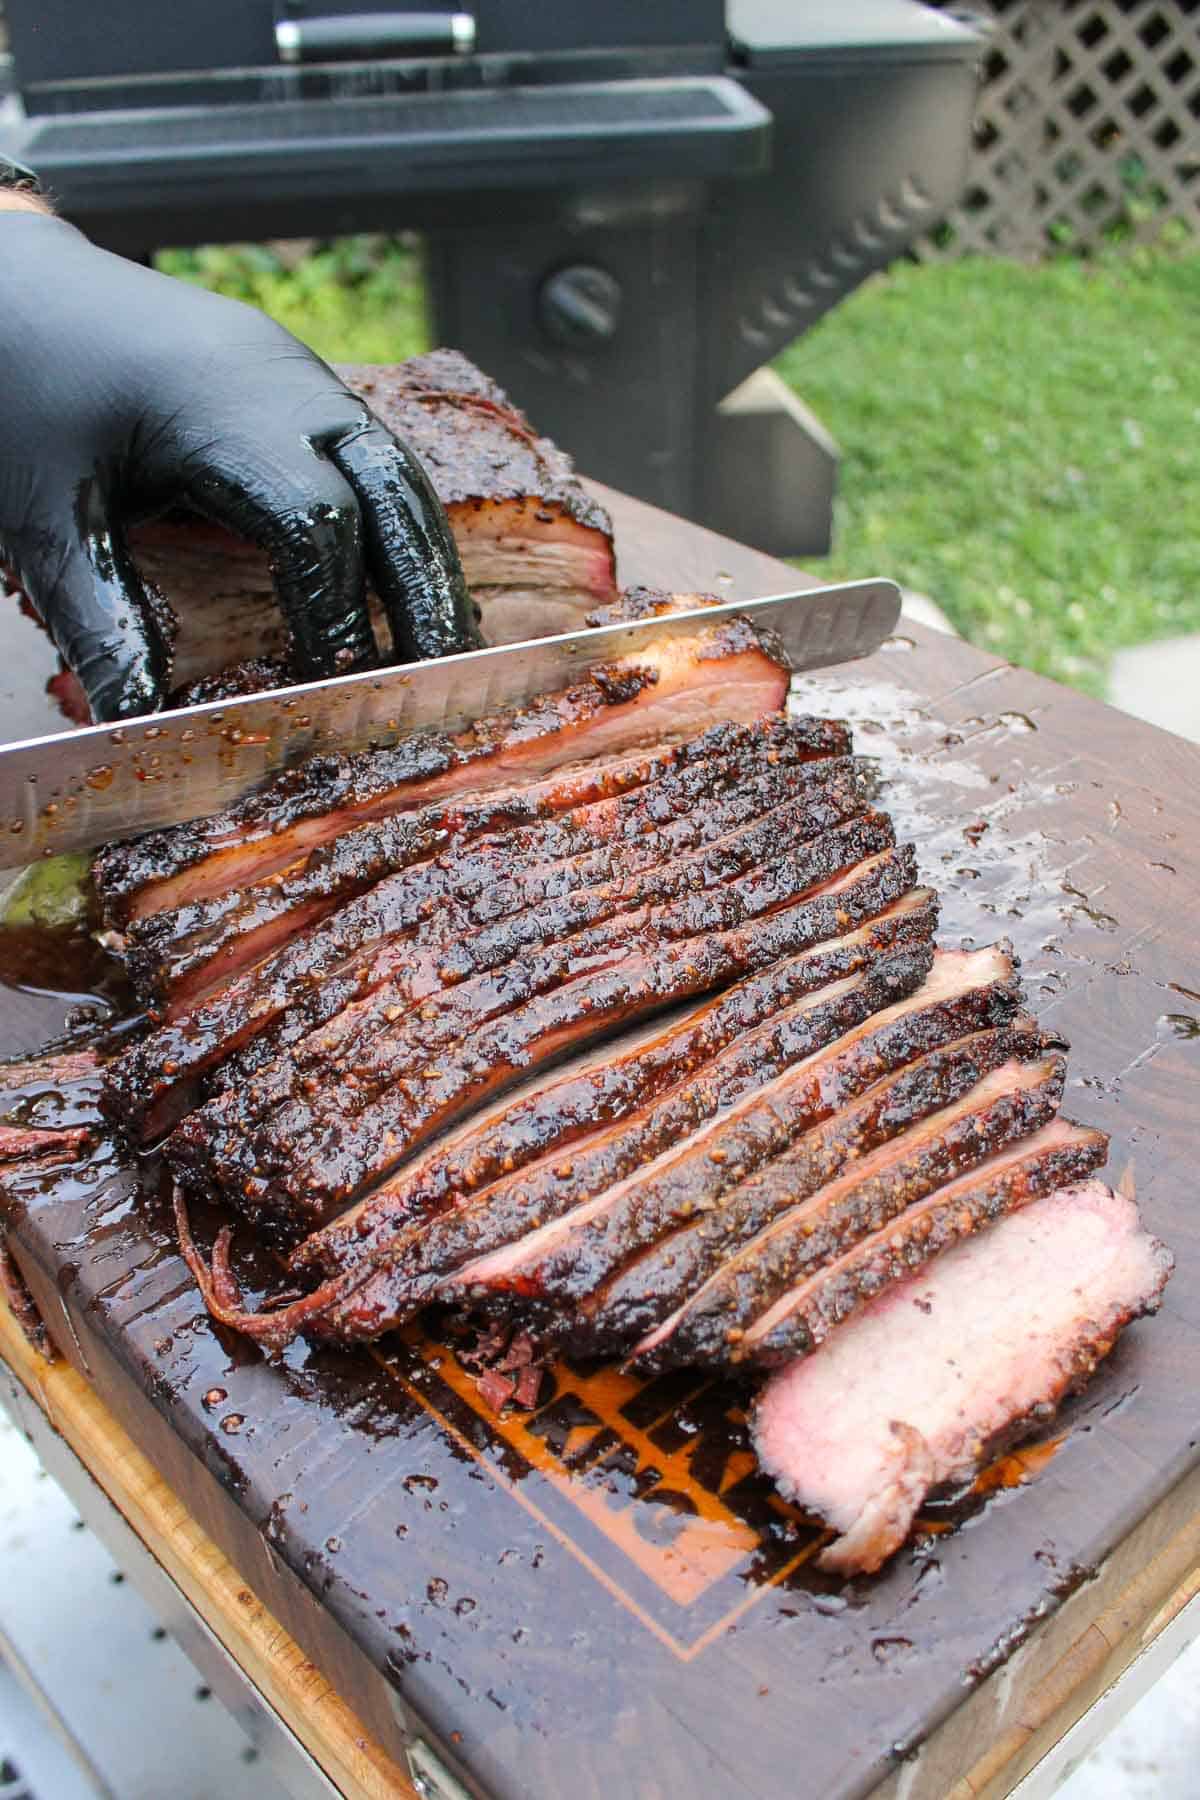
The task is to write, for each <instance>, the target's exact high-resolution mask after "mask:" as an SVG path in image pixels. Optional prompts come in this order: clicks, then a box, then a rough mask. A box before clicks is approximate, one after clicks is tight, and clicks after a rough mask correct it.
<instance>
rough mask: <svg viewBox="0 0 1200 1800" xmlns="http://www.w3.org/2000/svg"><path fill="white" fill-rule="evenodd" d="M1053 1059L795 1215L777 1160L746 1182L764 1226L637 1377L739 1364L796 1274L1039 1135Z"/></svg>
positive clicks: (639, 1355) (986, 1083) (996, 1082)
mask: <svg viewBox="0 0 1200 1800" xmlns="http://www.w3.org/2000/svg"><path fill="white" fill-rule="evenodd" d="M1065 1078H1066V1059H1065V1057H1063V1056H1062V1055H1061V1054H1058V1053H1057V1052H1054V1053H1050V1054H1042V1053H1040V1047H1039V1048H1038V1050H1035V1052H1034V1055H1033V1057H1032V1059H1030V1058H1029V1057H1028V1055H1027V1056H1026V1057H1024V1058H1022V1059H1020V1060H1018V1059H1016V1058H1014V1059H1012V1060H1010V1061H1008V1062H1005V1063H1002V1064H1001V1065H1000V1067H999V1068H998V1069H995V1070H993V1071H992V1072H990V1073H989V1074H987V1075H985V1076H984V1077H983V1079H982V1080H981V1081H980V1082H978V1083H977V1085H976V1086H975V1087H974V1088H972V1089H971V1090H970V1092H969V1093H968V1094H966V1095H965V1096H964V1097H962V1098H961V1099H958V1100H956V1101H954V1102H953V1103H952V1104H951V1105H949V1106H947V1107H945V1108H944V1109H943V1110H942V1111H940V1112H935V1113H933V1114H932V1115H931V1116H930V1117H928V1118H925V1119H923V1120H921V1121H920V1122H919V1123H918V1124H916V1125H913V1126H911V1127H910V1128H909V1129H908V1130H907V1131H904V1132H902V1133H901V1134H900V1135H899V1136H898V1137H895V1138H893V1139H891V1141H890V1142H887V1143H885V1144H883V1145H881V1147H880V1148H879V1149H877V1150H873V1151H871V1152H870V1153H869V1155H867V1156H864V1157H863V1158H862V1160H861V1162H859V1163H856V1164H853V1165H851V1167H850V1168H849V1169H848V1170H847V1171H846V1172H845V1173H844V1174H842V1175H840V1176H838V1177H837V1178H835V1179H834V1180H833V1181H831V1182H829V1183H827V1184H826V1185H825V1186H823V1187H821V1188H818V1189H817V1191H816V1192H815V1193H814V1194H812V1195H807V1194H805V1193H804V1191H803V1188H802V1187H801V1189H800V1192H799V1193H798V1194H797V1196H796V1198H797V1201H798V1203H797V1204H793V1205H791V1206H788V1205H787V1200H788V1197H789V1194H791V1193H792V1192H793V1184H792V1181H791V1179H790V1171H789V1168H788V1164H787V1158H786V1157H785V1158H781V1159H780V1161H779V1162H777V1163H774V1164H772V1165H771V1166H770V1167H768V1168H767V1169H765V1170H763V1171H761V1172H760V1173H759V1174H758V1175H756V1176H752V1177H751V1180H750V1183H749V1186H750V1187H751V1189H752V1191H753V1195H754V1201H755V1206H756V1209H757V1210H756V1216H759V1217H763V1218H764V1219H765V1220H766V1221H767V1222H766V1223H765V1224H764V1227H763V1229H762V1230H761V1231H759V1232H758V1233H757V1235H756V1236H753V1237H751V1238H750V1239H749V1241H748V1242H747V1243H745V1244H744V1245H743V1246H742V1248H740V1249H739V1250H737V1251H735V1252H734V1253H733V1255H731V1256H729V1257H727V1258H725V1259H724V1261H722V1262H721V1264H720V1265H719V1267H718V1268H717V1269H716V1271H715V1272H714V1273H713V1274H712V1275H711V1276H709V1278H708V1280H707V1281H705V1282H703V1283H702V1284H701V1286H700V1287H699V1288H697V1289H696V1291H695V1292H694V1293H692V1294H690V1295H688V1296H686V1297H685V1298H684V1299H683V1300H682V1301H681V1303H680V1305H679V1306H677V1307H676V1309H675V1311H674V1312H672V1313H670V1314H668V1316H667V1318H666V1319H664V1320H663V1321H662V1323H661V1324H659V1325H657V1326H655V1328H654V1330H653V1331H651V1332H649V1333H647V1335H646V1336H645V1337H644V1338H642V1340H641V1341H640V1342H639V1343H638V1344H637V1345H636V1347H635V1348H634V1350H633V1352H632V1358H633V1359H634V1360H637V1361H638V1362H639V1363H640V1364H641V1365H642V1366H643V1367H646V1368H665V1367H675V1366H678V1365H679V1364H681V1363H691V1362H695V1363H708V1364H718V1365H719V1364H725V1363H729V1362H736V1361H738V1360H740V1359H741V1358H742V1357H743V1355H744V1354H745V1353H744V1351H743V1340H744V1339H745V1337H746V1334H747V1331H748V1330H749V1328H750V1327H751V1326H752V1325H753V1323H754V1321H755V1320H756V1319H758V1318H759V1317H760V1316H761V1315H762V1314H763V1313H765V1312H766V1311H767V1309H768V1308H769V1307H771V1306H773V1305H774V1303H775V1301H776V1300H778V1299H779V1298H780V1296H781V1295H783V1294H785V1293H786V1292H787V1291H788V1289H789V1287H791V1286H793V1285H794V1284H795V1283H796V1282H797V1281H798V1280H799V1279H801V1278H802V1277H803V1276H804V1275H805V1274H807V1273H809V1272H811V1271H813V1270H815V1269H819V1268H820V1267H821V1266H822V1265H823V1264H824V1263H826V1262H829V1261H831V1260H832V1259H833V1258H834V1257H835V1256H839V1255H840V1254H841V1253H842V1252H843V1251H844V1250H846V1249H849V1248H850V1246H851V1245H852V1244H854V1243H856V1242H857V1241H858V1239H859V1238H863V1237H866V1236H867V1235H868V1234H869V1233H870V1232H872V1231H877V1230H879V1229H880V1228H881V1227H882V1226H883V1225H885V1224H886V1223H887V1221H888V1220H889V1219H893V1218H895V1217H896V1215H897V1214H898V1213H900V1212H902V1211H903V1210H904V1208H905V1207H906V1206H909V1205H911V1204H912V1202H913V1201H914V1200H920V1199H923V1198H924V1197H925V1195H926V1194H929V1193H932V1191H933V1190H934V1188H936V1187H940V1186H941V1185H942V1183H943V1182H946V1181H949V1180H952V1179H953V1178H954V1177H955V1176H957V1175H960V1174H963V1173H965V1172H966V1171H967V1170H968V1169H971V1168H973V1167H974V1166H975V1165H976V1164H977V1163H980V1162H982V1161H983V1160H984V1158H985V1157H987V1156H990V1155H991V1154H992V1153H993V1151H995V1150H998V1149H1001V1148H1002V1147H1003V1146H1004V1145H1005V1144H1010V1143H1013V1142H1015V1141H1016V1140H1017V1139H1018V1138H1022V1137H1026V1136H1028V1135H1029V1134H1030V1133H1031V1132H1034V1131H1037V1130H1039V1129H1040V1128H1041V1126H1043V1125H1046V1124H1048V1123H1049V1121H1050V1120H1051V1119H1052V1118H1053V1117H1054V1114H1055V1112H1056V1111H1057V1108H1058V1104H1059V1101H1060V1100H1061V1098H1062V1089H1063V1082H1064V1080H1065Z"/></svg>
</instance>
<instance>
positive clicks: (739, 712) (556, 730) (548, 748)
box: [94, 619, 848, 927]
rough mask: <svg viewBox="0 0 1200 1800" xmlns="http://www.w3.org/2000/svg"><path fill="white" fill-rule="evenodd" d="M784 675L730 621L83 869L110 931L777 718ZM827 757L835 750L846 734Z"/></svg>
mask: <svg viewBox="0 0 1200 1800" xmlns="http://www.w3.org/2000/svg"><path fill="white" fill-rule="evenodd" d="M787 683H788V674H787V671H786V669H784V668H783V667H782V665H781V664H780V662H779V661H778V660H777V658H776V656H775V654H774V653H773V652H772V651H770V650H769V649H767V648H764V646H763V644H762V642H761V641H760V640H759V638H758V636H757V635H756V634H755V632H754V630H753V628H752V627H751V626H749V625H747V624H746V623H745V622H744V621H742V620H736V619H735V620H731V621H725V622H721V623H718V624H715V625H712V626H709V627H706V628H704V629H703V630H698V631H696V632H695V633H694V634H690V635H689V636H688V637H686V638H679V639H675V640H673V641H671V642H669V643H660V644H657V645H654V646H652V647H651V646H648V647H647V648H646V650H644V651H643V652H641V653H639V654H638V655H637V656H636V657H632V656H631V657H627V658H624V659H620V660H618V661H615V662H613V663H610V664H606V665H603V666H600V667H597V668H594V669H592V670H590V671H589V672H588V673H587V674H586V675H585V676H584V677H583V678H582V679H581V680H580V681H579V682H578V683H577V684H576V685H575V686H574V687H571V688H568V689H565V690H563V691H560V692H557V693H553V694H547V695H544V696H541V697H540V698H538V699H535V700H532V701H530V702H529V704H528V705H526V706H522V707H517V708H514V709H513V710H511V711H509V712H505V713H501V714H497V715H495V716H494V717H492V718H486V719H481V720H479V721H478V722H477V723H476V724H475V725H473V726H472V727H471V728H470V729H469V730H467V731H463V732H460V733H459V734H458V735H457V736H456V737H446V736H442V735H440V734H438V733H435V732H428V733H414V734H411V735H410V736H408V737H405V738H402V739H401V740H400V742H399V743H397V744H396V745H395V746H394V748H392V749H383V750H371V751H361V752H357V753H355V754H353V755H349V756H335V755H322V756H313V757H309V758H308V759H307V760H306V761H305V762H302V763H300V764H298V765H297V766H296V768H294V769H290V770H288V771H287V772H286V773H285V774H283V775H281V776H278V777H276V778H275V779H274V780H273V781H271V782H269V783H268V784H267V785H266V786H265V787H264V788H262V789H260V790H259V791H258V792H256V793H254V794H251V795H248V796H247V797H246V798H245V799H243V800H240V801H238V802H237V803H236V804H235V805H233V806H231V807H229V808H227V809H226V810H225V811H224V812H219V813H214V814H213V815H212V816H211V817H209V818H207V819H202V820H197V821H193V822H192V823H190V824H187V825H181V826H172V827H169V828H167V829H166V830H163V831H156V832H150V833H147V834H146V835H145V836H143V837H140V838H136V839H134V840H133V841H132V842H130V843H127V844H117V845H111V846H108V847H107V848H106V849H104V850H102V851H101V852H100V853H99V855H98V856H97V858H96V862H95V869H94V872H95V880H96V886H97V891H98V893H99V895H100V899H101V902H102V904H103V907H104V911H105V915H106V918H107V920H108V922H109V924H110V925H112V926H115V927H123V926H124V925H125V924H126V923H127V922H128V921H129V920H130V919H134V918H140V917H142V916H144V915H145V914H147V913H150V912H157V911H159V910H161V909H162V908H164V907H176V906H180V905H182V904H184V903H185V902H187V901H190V900H196V899H199V898H202V897H203V896H205V895H209V894H219V893H224V892H226V891H227V890H228V889H229V888H230V887H237V886H243V887H244V886H247V885H249V884H250V883H251V882H254V881H258V880H260V879H262V878H263V877H264V876H266V875H270V874H271V873H273V872H275V871H277V870H280V869H283V868H285V867H286V866H287V865H288V864H289V863H291V862H293V861H294V860H295V859H296V858H297V857H298V856H300V855H301V854H302V853H304V852H305V851H308V850H311V849H313V848H314V847H315V846H317V845H319V844H325V843H328V842H329V841H330V840H331V839H332V838H335V837H337V836H338V835H339V834H340V833H341V832H343V831H346V830H349V829H350V828H351V827H352V826H354V825H358V824H362V823H363V822H364V821H366V820H369V819H378V818H384V817H386V816H387V815H388V814H390V813H395V812H398V811H400V810H402V809H404V808H406V807H413V806H421V805H424V804H425V803H427V802H428V801H430V800H433V799H435V798H437V797H439V796H448V795H451V794H466V793H471V794H476V793H481V792H486V791H488V790H492V789H495V788H497V787H499V786H506V787H511V786H514V785H517V784H519V783H521V782H523V781H533V780H536V779H537V778H539V777H540V776H543V775H546V774H548V773H550V772H551V771H552V770H554V769H558V768H562V767H565V766H566V765H568V764H570V763H573V762H579V761H581V760H583V759H585V758H599V757H608V756H614V755H619V754H621V753H622V752H627V751H629V750H631V749H634V748H636V747H637V746H638V745H643V744H653V743H655V742H658V741H660V740H668V741H670V740H672V739H685V738H688V737H694V736H696V735H697V734H698V733H700V732H701V731H703V730H704V729H705V728H706V727H707V726H709V725H712V724H717V723H720V722H722V721H725V720H732V721H740V722H749V721H752V720H755V719H762V718H767V717H769V716H770V715H771V714H773V713H777V712H778V711H779V710H780V707H781V706H782V704H783V700H784V696H785V694H786V692H787ZM826 747H827V748H828V749H831V750H832V749H835V748H836V750H837V751H839V752H845V750H846V749H847V748H848V737H847V733H846V730H845V727H844V726H832V727H827V728H826Z"/></svg>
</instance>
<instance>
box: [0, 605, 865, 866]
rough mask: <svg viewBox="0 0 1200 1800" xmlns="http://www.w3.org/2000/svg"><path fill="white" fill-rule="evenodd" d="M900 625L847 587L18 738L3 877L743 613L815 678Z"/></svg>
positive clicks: (0, 817)
mask: <svg viewBox="0 0 1200 1800" xmlns="http://www.w3.org/2000/svg"><path fill="white" fill-rule="evenodd" d="M899 613H900V590H899V589H898V588H897V587H896V586H895V584H894V583H893V582H890V581H850V582H845V583H842V584H841V585H840V586H837V587H823V588H809V589H807V590H803V591H801V592H798V593H791V594H774V595H771V596H769V597H768V598H766V599H762V600H737V601H730V602H729V603H728V604H727V605H724V606H712V607H704V608H703V609H700V610H697V611H694V612H686V613H672V614H669V615H668V616H667V617H665V618H658V619H642V620H639V621H638V623H636V624H633V625H605V626H601V627H599V628H598V629H594V630H589V631H579V632H571V633H569V634H566V635H564V636H561V637H550V638H538V639H536V640H534V641H533V642H531V643H527V644H505V645H501V646H499V647H498V648H496V649H494V650H472V651H469V652H468V653H466V654H465V655H462V656H446V657H442V658H441V659H440V660H439V661H437V662H427V663H408V664H406V665H404V666H403V667H398V668H391V669H383V670H377V671H376V670H372V671H369V672H367V673H366V674H362V675H348V676H345V677H343V678H341V679H340V680H339V679H335V680H332V681H314V682H309V683H308V684H306V685H305V686H303V687H292V688H282V689H279V690H276V691H274V692H272V693H269V694H255V695H253V696H252V697H251V698H248V699H245V700H228V701H217V702H214V703H209V704H207V705H204V706H189V707H185V708H183V709H182V710H181V711H178V712H164V713H154V714H152V715H151V716H150V717H148V718H146V719H144V720H142V719H139V720H136V721H134V722H133V723H132V724H129V725H123V726H120V727H116V728H114V727H112V726H108V725H89V726H87V727H85V728H84V729H83V730H77V731H64V732H60V733H58V734H57V735H56V736H54V737H42V738H29V739H27V740H25V741H24V742H22V743H19V744H9V745H7V746H6V747H5V748H3V749H0V869H6V868H17V867H19V866H20V865H22V864H24V863H28V862H32V861H33V859H34V858H35V857H38V856H45V855H56V854H58V853H60V852H62V851H66V850H90V849H92V848H94V847H95V846H96V845H97V844H103V843H107V842H109V841H110V840H111V839H113V838H118V837H129V836H131V835H133V834H135V833H137V832H141V831H148V830H150V829H151V828H152V827H154V826H156V825H176V824H181V823H183V822H184V821H186V820H188V819H199V818H203V817H204V816H205V814H207V813H211V812H215V811H216V810H217V809H218V808H219V807H223V806H228V805H229V804H230V802H231V801H232V800H235V799H236V798H237V797H238V796H239V795H241V794H244V793H246V792H248V790H249V789H250V788H252V787H255V786H257V785H258V783H259V782H261V781H262V780H263V779H264V777H265V776H268V775H271V774H274V773H275V771H276V770H278V769H281V768H283V767H285V766H286V765H287V764H289V763H295V762H298V761H299V760H300V759H301V758H302V757H304V756H309V755H311V754H312V753H313V752H314V751H316V750H338V751H342V750H361V749H365V748H367V747H368V746H371V745H378V744H386V743H392V742H394V741H395V739H396V738H397V737H398V736H400V735H401V734H402V733H404V732H406V731H413V730H417V729H419V728H420V727H422V726H437V727H440V728H442V729H444V730H449V731H456V730H459V729H461V727H463V726H464V725H468V724H470V722H471V721H472V720H473V719H478V718H481V717H483V715H484V714H486V713H490V712H494V711H495V710H496V709H497V708H499V707H503V706H514V705H519V704H520V703H521V702H522V701H525V700H530V699H532V697H533V696H534V695H535V694H540V693H543V692H545V691H547V690H551V689H554V688H558V687H562V686H564V685H565V684H567V683H568V682H571V681H575V680H578V678H579V677H580V675H581V674H583V673H584V672H585V671H586V670H587V669H589V668H591V667H594V666H595V665H596V664H598V663H606V662H611V661H612V660H613V659H614V658H615V657H619V656H628V655H631V654H635V653H636V652H637V651H638V650H639V649H641V648H645V647H646V646H648V645H651V644H658V643H663V642H666V641H669V640H670V639H672V638H676V637H683V636H686V635H687V634H688V633H689V632H691V631H692V630H694V629H695V627H696V626H697V625H713V624H715V623H717V622H718V621H719V620H721V619H724V618H732V617H736V616H738V615H742V616H744V617H746V618H749V619H753V620H754V622H755V624H756V625H759V626H764V627H767V628H769V629H770V630H771V631H773V632H774V633H775V634H776V636H777V637H778V638H779V640H780V641H781V643H782V644H783V647H784V649H785V650H786V652H787V654H788V657H789V658H790V660H791V663H792V665H793V667H794V668H795V669H797V670H801V669H819V668H824V667H826V666H827V665H829V664H831V663H840V662H850V661H852V660H853V659H854V658H855V657H858V656H866V655H869V653H870V652H871V651H872V650H877V649H878V648H879V645H880V644H881V643H882V642H883V640H884V638H885V637H886V636H887V635H888V633H889V632H890V631H891V630H892V629H893V627H894V626H895V623H896V620H897V618H898V617H899Z"/></svg>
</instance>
